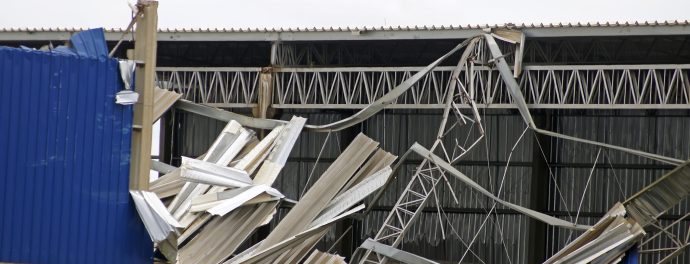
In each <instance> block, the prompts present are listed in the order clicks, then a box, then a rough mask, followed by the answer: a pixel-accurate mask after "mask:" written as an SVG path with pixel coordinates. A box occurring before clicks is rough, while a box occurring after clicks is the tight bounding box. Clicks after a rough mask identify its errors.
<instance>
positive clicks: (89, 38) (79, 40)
mask: <svg viewBox="0 0 690 264" xmlns="http://www.w3.org/2000/svg"><path fill="white" fill-rule="evenodd" d="M70 43H71V44H72V46H73V47H74V49H75V50H76V51H77V54H79V55H80V56H85V57H103V58H105V57H107V56H108V44H106V43H105V31H104V30H103V28H94V29H89V30H84V31H81V32H79V33H77V34H74V36H72V37H71V38H70Z"/></svg>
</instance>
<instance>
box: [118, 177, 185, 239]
mask: <svg viewBox="0 0 690 264" xmlns="http://www.w3.org/2000/svg"><path fill="white" fill-rule="evenodd" d="M129 193H130V194H131V195H132V199H133V200H134V204H135V206H136V208H137V212H138V213H139V217H141V220H142V222H144V226H145V227H146V231H148V233H149V236H150V237H151V240H152V241H153V242H160V241H163V240H165V239H167V238H168V237H169V236H170V235H171V234H174V233H176V232H177V228H182V225H181V224H180V223H179V222H177V220H176V219H175V218H173V217H172V215H170V212H168V210H167V209H165V206H164V205H163V203H162V202H161V200H160V199H158V197H157V196H156V194H154V193H152V192H147V191H140V190H130V191H129Z"/></svg>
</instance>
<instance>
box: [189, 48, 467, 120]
mask: <svg viewBox="0 0 690 264" xmlns="http://www.w3.org/2000/svg"><path fill="white" fill-rule="evenodd" d="M475 38H476V37H472V38H468V39H466V40H465V41H463V42H462V43H460V44H458V45H457V46H455V47H454V48H453V49H452V50H450V51H449V52H447V53H446V54H444V55H443V56H441V57H440V58H438V59H437V60H436V61H434V62H432V63H431V64H429V65H428V66H426V67H424V68H423V69H421V70H420V71H419V72H417V73H415V74H414V75H412V76H411V77H410V78H408V79H406V80H405V81H403V82H402V83H401V84H399V85H398V86H396V87H395V88H393V89H392V90H391V91H390V92H388V93H387V94H385V95H383V96H381V98H379V99H378V100H376V101H374V102H373V103H371V104H369V105H367V106H366V107H365V108H364V109H362V110H360V111H359V112H357V113H356V114H354V115H352V116H350V117H348V118H345V119H342V120H339V121H336V122H333V123H330V124H324V125H305V126H304V127H305V128H306V129H307V130H311V131H316V132H329V131H339V130H343V129H346V128H348V127H351V126H354V125H356V124H359V123H361V122H362V121H364V120H367V119H369V118H370V117H372V116H374V115H375V114H376V113H378V112H380V111H381V110H383V109H384V108H385V107H386V105H388V104H390V103H391V102H393V101H394V100H396V99H397V98H398V97H399V96H401V95H402V94H404V93H405V92H407V90H409V89H410V88H411V87H412V86H413V85H414V84H415V83H417V82H418V81H419V80H421V79H422V77H424V75H426V74H427V73H429V72H430V71H432V70H433V69H434V68H436V66H438V65H439V64H441V62H443V61H445V60H446V59H447V58H448V57H450V56H451V55H453V53H455V52H457V51H458V50H460V49H462V48H464V47H465V46H467V45H468V44H469V43H470V42H471V41H474V39H475ZM176 107H177V108H179V109H181V110H185V111H188V112H192V113H196V114H200V115H204V116H208V117H211V118H215V119H218V120H225V121H229V120H236V121H237V122H239V123H240V124H242V125H244V126H247V127H252V128H261V129H273V128H274V127H276V126H279V125H282V124H285V123H286V122H285V121H281V120H272V119H261V118H252V117H248V116H244V115H240V114H236V113H232V112H228V111H223V110H221V109H217V108H213V107H208V106H203V105H199V104H195V103H192V102H189V101H186V100H180V101H179V102H178V103H177V104H176Z"/></svg>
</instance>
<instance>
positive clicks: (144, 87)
mask: <svg viewBox="0 0 690 264" xmlns="http://www.w3.org/2000/svg"><path fill="white" fill-rule="evenodd" d="M138 7H139V8H141V9H142V12H141V13H140V15H139V17H138V18H137V27H136V33H135V40H136V41H135V44H134V59H135V60H136V61H139V62H140V63H137V67H136V71H135V74H136V77H137V78H136V82H135V90H136V92H137V93H139V101H138V102H137V103H136V104H135V105H134V118H133V124H132V126H133V128H132V154H131V160H130V169H129V188H130V189H134V190H147V189H148V187H149V171H150V169H151V136H152V130H153V127H152V125H153V89H154V81H155V74H156V40H157V28H158V14H157V12H158V2H157V1H140V2H139V4H138Z"/></svg>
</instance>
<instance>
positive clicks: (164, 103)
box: [153, 87, 182, 122]
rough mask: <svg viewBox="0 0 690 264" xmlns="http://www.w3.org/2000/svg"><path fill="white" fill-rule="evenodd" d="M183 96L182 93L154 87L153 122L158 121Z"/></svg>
mask: <svg viewBox="0 0 690 264" xmlns="http://www.w3.org/2000/svg"><path fill="white" fill-rule="evenodd" d="M181 97H182V94H179V93H176V92H173V91H168V90H163V89H161V88H158V87H156V88H155V89H153V122H156V121H158V119H160V118H161V116H163V114H165V112H166V111H168V109H170V107H172V106H173V104H175V102H177V100H179V99H180V98H181Z"/></svg>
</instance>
